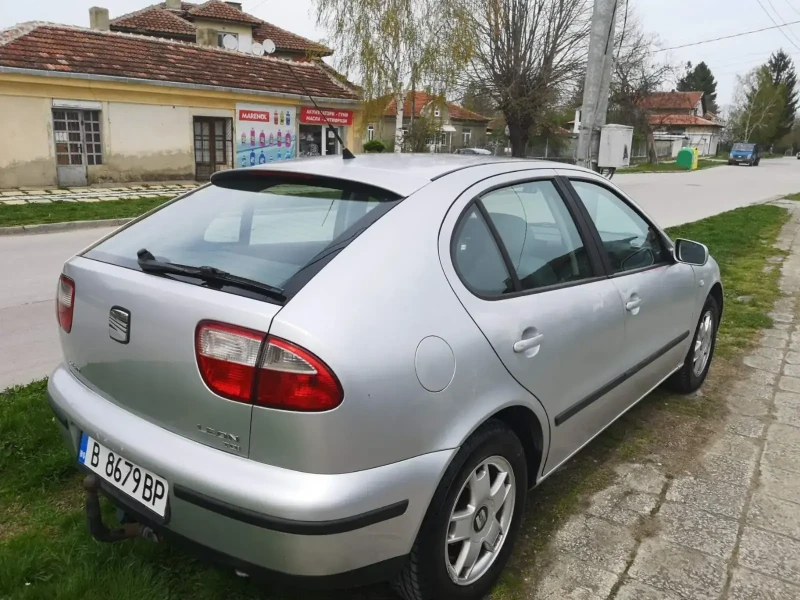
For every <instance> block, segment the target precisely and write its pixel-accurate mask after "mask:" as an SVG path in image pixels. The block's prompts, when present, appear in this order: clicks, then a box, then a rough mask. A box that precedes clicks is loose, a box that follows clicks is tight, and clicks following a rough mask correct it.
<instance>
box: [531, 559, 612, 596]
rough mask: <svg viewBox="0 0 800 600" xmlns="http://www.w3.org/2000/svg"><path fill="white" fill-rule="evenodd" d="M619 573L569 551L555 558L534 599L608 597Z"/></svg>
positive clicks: (539, 584)
mask: <svg viewBox="0 0 800 600" xmlns="http://www.w3.org/2000/svg"><path fill="white" fill-rule="evenodd" d="M616 583H617V576H616V575H615V574H614V573H609V572H608V571H604V570H603V569H600V568H598V567H596V566H593V565H590V564H589V563H586V562H583V561H581V560H578V559H577V558H575V557H573V556H570V555H568V554H559V555H556V556H555V557H554V558H553V562H552V564H551V566H550V567H549V568H548V569H547V570H546V571H545V574H544V575H543V576H542V578H541V579H540V581H539V583H538V585H537V588H536V592H535V593H534V595H533V598H534V600H555V599H556V598H559V599H561V598H565V599H566V598H568V599H569V600H606V598H608V596H609V594H610V593H611V590H612V588H613V587H614V585H615V584H616Z"/></svg>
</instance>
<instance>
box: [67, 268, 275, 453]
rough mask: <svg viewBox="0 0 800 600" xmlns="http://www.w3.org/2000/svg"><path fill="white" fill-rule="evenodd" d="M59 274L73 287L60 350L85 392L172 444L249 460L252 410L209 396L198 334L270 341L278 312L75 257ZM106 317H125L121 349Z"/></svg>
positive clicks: (116, 326) (114, 324)
mask: <svg viewBox="0 0 800 600" xmlns="http://www.w3.org/2000/svg"><path fill="white" fill-rule="evenodd" d="M64 273H65V274H66V275H67V276H68V277H71V278H72V279H73V280H74V281H75V308H74V316H73V325H72V330H71V332H70V333H68V334H67V333H65V332H64V331H61V345H62V348H63V351H64V357H65V359H66V361H67V362H68V364H69V365H70V368H71V369H72V371H73V372H74V373H76V375H77V376H78V377H80V379H81V380H82V381H83V383H85V384H86V385H87V386H88V387H90V388H91V389H93V390H94V391H96V392H97V393H99V394H101V395H102V396H104V397H105V398H106V399H107V400H109V401H110V402H113V403H114V404H117V405H119V406H121V407H123V408H125V409H127V410H129V411H130V412H132V413H134V414H136V415H138V416H140V417H142V418H145V419H147V420H148V421H150V422H151V423H154V424H156V425H158V426H160V427H163V428H165V429H167V430H169V431H172V432H174V433H176V434H178V435H181V436H184V437H187V438H190V439H192V440H194V441H196V442H199V443H201V444H205V445H208V446H213V447H216V448H219V449H221V450H226V451H228V452H233V453H235V454H239V455H241V456H247V455H248V453H249V448H250V419H251V413H252V405H250V404H245V403H241V402H235V401H233V400H227V399H225V398H222V397H221V396H218V395H217V394H215V393H213V392H212V391H211V390H209V389H208V387H207V386H206V384H205V383H204V382H203V380H202V378H201V376H200V373H199V371H198V367H197V359H196V357H195V346H194V339H195V329H196V327H197V324H198V322H200V321H202V320H216V321H223V322H225V323H230V324H234V325H239V326H241V327H246V328H249V329H255V330H258V331H262V332H264V333H266V332H268V330H269V326H270V323H271V322H272V318H273V317H274V316H275V314H276V313H277V312H278V311H279V310H280V308H281V307H280V306H279V305H274V304H270V303H268V302H263V301H260V300H253V299H250V298H246V297H242V296H238V295H234V294H228V293H224V292H221V291H216V290H211V289H208V288H204V287H200V286H197V285H191V284H187V283H182V282H179V281H174V280H171V279H167V278H164V277H157V276H154V275H149V274H146V273H142V272H140V271H136V270H133V269H128V268H124V267H119V266H115V265H110V264H107V263H103V262H98V261H95V260H90V259H87V258H81V257H76V258H73V259H72V260H71V261H69V262H68V263H67V264H66V265H65V267H64ZM112 309H117V310H119V309H121V310H123V311H125V312H126V313H127V314H129V315H130V317H129V322H128V329H129V331H128V341H127V343H125V342H124V340H125V336H124V335H122V334H121V332H120V320H119V319H110V317H111V316H112ZM116 314H119V313H116ZM123 314H125V313H123ZM122 328H123V329H124V325H122Z"/></svg>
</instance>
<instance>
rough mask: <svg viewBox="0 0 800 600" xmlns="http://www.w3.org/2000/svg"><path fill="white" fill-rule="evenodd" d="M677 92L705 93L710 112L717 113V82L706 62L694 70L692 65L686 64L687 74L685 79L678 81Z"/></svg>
mask: <svg viewBox="0 0 800 600" xmlns="http://www.w3.org/2000/svg"><path fill="white" fill-rule="evenodd" d="M677 90H678V91H679V92H703V98H704V99H705V102H706V110H707V111H708V112H712V113H717V112H719V107H718V106H717V81H716V79H714V75H713V74H712V73H711V69H709V68H708V65H707V64H706V63H704V62H701V63H700V64H698V65H697V66H696V67H694V68H692V63H691V62H687V63H686V72H685V73H684V74H683V77H681V78H680V79H678V85H677Z"/></svg>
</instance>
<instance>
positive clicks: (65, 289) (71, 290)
mask: <svg viewBox="0 0 800 600" xmlns="http://www.w3.org/2000/svg"><path fill="white" fill-rule="evenodd" d="M74 311H75V282H74V281H72V279H70V278H69V277H67V276H66V275H62V276H61V278H60V279H59V280H58V293H57V295H56V314H57V315H58V324H59V325H61V329H63V330H64V331H66V332H67V333H69V332H70V331H72V315H73V313H74Z"/></svg>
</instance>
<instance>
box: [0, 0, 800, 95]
mask: <svg viewBox="0 0 800 600" xmlns="http://www.w3.org/2000/svg"><path fill="white" fill-rule="evenodd" d="M197 1H198V2H199V1H202V0H197ZM353 1H355V2H357V1H358V0H353ZM629 1H630V3H631V7H632V8H633V9H634V10H635V11H636V13H637V14H638V16H639V18H640V20H641V22H642V26H643V28H644V30H645V31H646V32H648V33H650V34H652V35H653V36H654V38H655V39H657V40H658V44H659V45H660V47H661V48H669V47H672V46H679V45H682V44H689V43H693V42H698V41H702V40H708V39H711V38H717V37H722V36H726V35H732V34H737V33H740V32H744V31H751V30H754V29H760V28H762V27H770V26H773V25H774V24H775V23H778V24H781V25H782V24H784V23H789V22H791V21H800V0H629ZM154 2H155V0H25V1H21V0H0V29H3V28H5V27H9V26H12V25H14V24H16V23H20V22H23V21H50V22H54V23H69V24H72V25H80V26H84V27H88V25H89V7H90V6H98V5H99V6H104V7H105V8H108V9H109V12H110V14H111V18H114V17H116V16H119V15H122V14H125V13H127V12H131V11H134V10H138V9H140V8H143V7H144V6H147V5H149V4H152V3H154ZM242 4H243V9H244V10H245V11H246V12H249V13H251V14H253V15H255V16H257V17H259V18H261V19H264V20H265V21H269V22H270V23H273V24H275V25H278V26H279V27H283V28H284V29H288V30H289V31H292V32H294V33H297V34H300V35H302V36H305V37H307V38H310V39H312V40H318V41H324V38H325V32H324V31H322V30H320V29H319V28H317V27H316V24H315V18H314V6H313V0H291V1H287V0H243V2H242ZM770 17H771V18H770ZM773 20H774V22H773ZM779 48H783V49H784V50H785V51H786V52H787V53H789V55H790V56H791V57H792V59H793V60H794V61H795V63H798V71H800V23H798V24H796V25H787V26H786V27H781V28H780V29H772V30H770V31H764V32H762V33H755V34H752V35H746V36H742V37H737V38H734V39H730V40H723V41H719V42H714V43H709V44H702V45H697V46H692V47H689V48H682V49H678V50H670V51H667V52H662V53H661V54H660V56H664V57H665V58H666V59H667V60H669V61H670V62H672V63H675V64H676V65H682V64H684V63H685V62H686V61H692V63H694V64H697V63H699V62H701V61H705V62H706V64H707V65H708V66H709V67H710V68H711V71H712V72H713V74H714V76H715V77H716V79H717V82H718V85H717V102H718V104H720V105H721V106H724V105H726V104H728V103H730V101H731V99H732V97H733V93H734V88H735V85H736V75H737V74H743V73H745V72H747V71H749V70H750V69H752V68H753V67H756V66H758V65H760V64H762V63H764V62H766V61H767V59H769V56H770V54H771V53H772V52H774V51H775V50H777V49H779ZM681 70H682V69H681ZM672 85H674V84H672Z"/></svg>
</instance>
